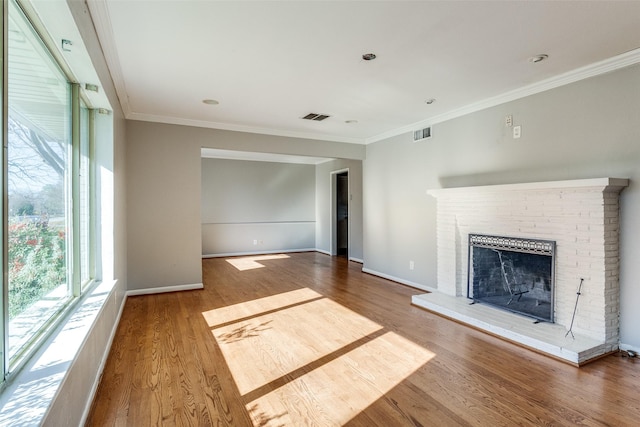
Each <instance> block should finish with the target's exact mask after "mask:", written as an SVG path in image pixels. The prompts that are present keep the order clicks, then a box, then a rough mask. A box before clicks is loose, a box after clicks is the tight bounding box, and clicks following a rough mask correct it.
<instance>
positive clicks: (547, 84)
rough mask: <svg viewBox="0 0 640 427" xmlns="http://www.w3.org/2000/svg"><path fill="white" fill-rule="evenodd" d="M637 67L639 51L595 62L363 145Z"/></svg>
mask: <svg viewBox="0 0 640 427" xmlns="http://www.w3.org/2000/svg"><path fill="white" fill-rule="evenodd" d="M638 63H640V49H634V50H631V51H629V52H625V53H623V54H621V55H617V56H614V57H612V58H608V59H605V60H603V61H600V62H595V63H593V64H589V65H587V66H584V67H581V68H577V69H575V70H572V71H569V72H566V73H564V74H559V75H557V76H554V77H551V78H548V79H545V80H542V81H540V82H537V83H533V84H531V85H527V86H523V87H521V88H518V89H515V90H512V91H509V92H505V93H503V94H500V95H497V96H493V97H491V98H487V99H484V100H482V101H479V102H475V103H473V104H468V105H465V106H464V107H461V108H457V109H455V110H451V111H448V112H446V113H443V114H439V115H437V116H433V117H429V118H428V119H425V120H421V121H419V122H416V123H413V124H411V125H408V126H403V127H401V128H397V129H394V130H391V131H388V132H384V133H381V134H379V135H376V136H374V137H371V138H366V139H365V143H366V144H371V143H374V142H378V141H382V140H383V139H387V138H391V137H394V136H398V135H402V134H404V133H409V132H413V131H414V130H417V129H421V128H424V127H426V126H432V125H434V124H437V123H442V122H445V121H447V120H451V119H455V118H457V117H462V116H465V115H467V114H471V113H475V112H477V111H481V110H485V109H487V108H491V107H495V106H497V105H501V104H505V103H507V102H511V101H515V100H517V99H521V98H525V97H527V96H531V95H535V94H537V93H541V92H545V91H547V90H550V89H555V88H558V87H561V86H565V85H568V84H570V83H575V82H578V81H580V80H585V79H588V78H590V77H595V76H599V75H601V74H606V73H609V72H612V71H615V70H619V69H621V68H625V67H628V66H631V65H635V64H638Z"/></svg>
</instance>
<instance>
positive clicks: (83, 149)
mask: <svg viewBox="0 0 640 427" xmlns="http://www.w3.org/2000/svg"><path fill="white" fill-rule="evenodd" d="M89 114H90V112H89V109H88V108H87V106H86V104H85V103H84V102H82V103H81V105H80V182H79V184H80V209H79V214H80V283H81V284H82V286H83V287H84V286H85V285H86V284H87V283H89V281H90V280H91V271H90V257H89V255H90V250H89V248H90V247H91V246H90V241H91V235H90V223H89V218H90V217H89V209H90V206H89V203H90V199H89V189H90V187H89V175H90V173H89V166H90V163H89V142H90V139H89V138H90V136H89Z"/></svg>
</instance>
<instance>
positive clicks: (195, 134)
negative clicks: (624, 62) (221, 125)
mask: <svg viewBox="0 0 640 427" xmlns="http://www.w3.org/2000/svg"><path fill="white" fill-rule="evenodd" d="M201 148H220V149H227V150H242V151H257V152H265V153H279V154H297V155H310V156H317V157H334V158H337V157H340V158H347V159H357V160H361V159H363V158H364V155H365V147H364V146H362V145H357V144H342V143H337V142H327V141H317V140H307V139H300V138H286V137H274V136H269V135H259V134H251V133H243V132H231V131H223V130H216V129H207V128H196V127H191V126H179V125H169V124H160V123H150V122H139V121H127V153H126V156H127V159H126V160H127V229H128V248H127V249H128V250H127V260H128V286H129V289H130V290H134V289H136V290H137V289H147V288H157V287H165V286H175V285H189V284H193V283H201V282H202V267H201V259H202V241H201V233H200V228H201V227H200V225H201V220H200V212H201V208H200V197H201V159H200V150H201Z"/></svg>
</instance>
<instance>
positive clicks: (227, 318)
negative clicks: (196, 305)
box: [202, 288, 322, 328]
mask: <svg viewBox="0 0 640 427" xmlns="http://www.w3.org/2000/svg"><path fill="white" fill-rule="evenodd" d="M321 297H322V295H320V294H319V293H317V292H316V291H312V290H311V289H309V288H302V289H296V290H295V291H290V292H283V293H281V294H276V295H271V296H268V297H264V298H259V299H255V300H251V301H247V302H242V303H240V304H234V305H229V306H226V307H221V308H216V309H214V310H209V311H205V312H203V313H202V316H203V317H204V320H205V321H206V322H207V324H208V325H209V327H211V328H213V327H215V326H218V325H222V324H224V323H229V322H235V321H237V320H240V319H245V318H247V317H252V316H257V315H260V314H263V313H266V312H268V311H273V310H279V309H281V308H284V307H288V306H291V305H294V304H300V303H303V302H305V301H309V300H313V299H317V298H321Z"/></svg>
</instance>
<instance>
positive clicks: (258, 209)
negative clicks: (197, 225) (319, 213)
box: [201, 159, 315, 256]
mask: <svg viewBox="0 0 640 427" xmlns="http://www.w3.org/2000/svg"><path fill="white" fill-rule="evenodd" d="M201 202H202V206H201V210H202V254H203V255H205V256H206V255H221V254H225V255H228V254H241V253H256V252H273V251H289V250H305V249H313V248H314V247H315V166H314V165H302V164H287V163H272V162H258V161H242V160H223V159H202V195H201ZM254 243H257V244H254Z"/></svg>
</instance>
